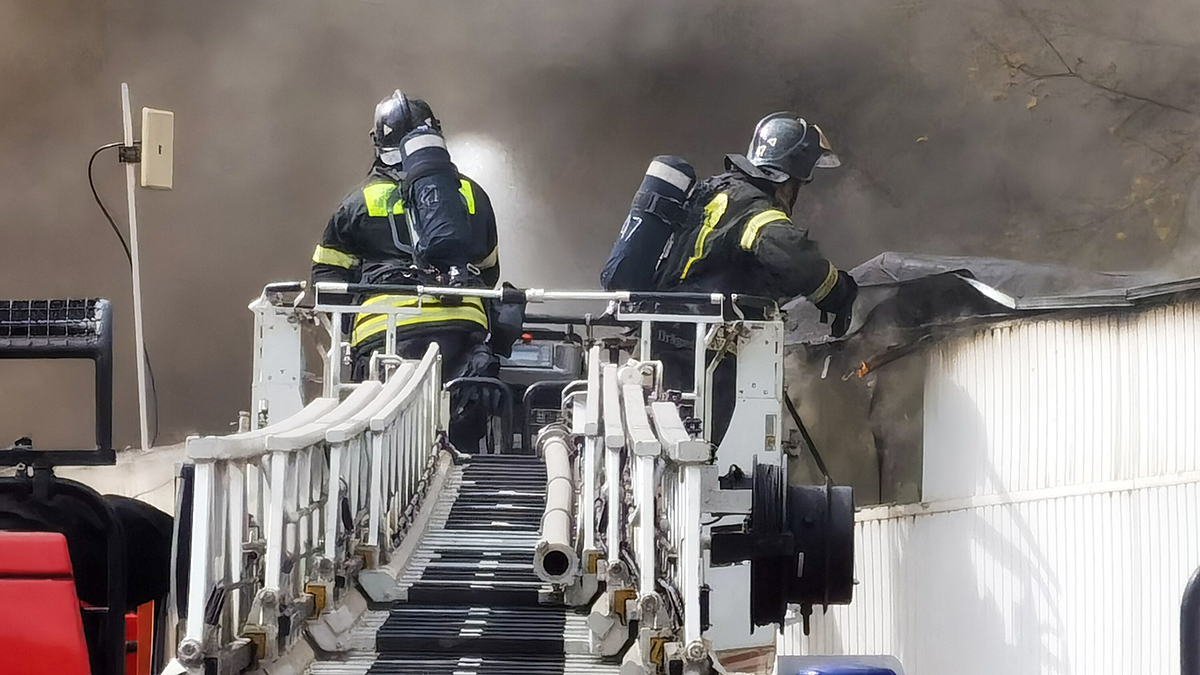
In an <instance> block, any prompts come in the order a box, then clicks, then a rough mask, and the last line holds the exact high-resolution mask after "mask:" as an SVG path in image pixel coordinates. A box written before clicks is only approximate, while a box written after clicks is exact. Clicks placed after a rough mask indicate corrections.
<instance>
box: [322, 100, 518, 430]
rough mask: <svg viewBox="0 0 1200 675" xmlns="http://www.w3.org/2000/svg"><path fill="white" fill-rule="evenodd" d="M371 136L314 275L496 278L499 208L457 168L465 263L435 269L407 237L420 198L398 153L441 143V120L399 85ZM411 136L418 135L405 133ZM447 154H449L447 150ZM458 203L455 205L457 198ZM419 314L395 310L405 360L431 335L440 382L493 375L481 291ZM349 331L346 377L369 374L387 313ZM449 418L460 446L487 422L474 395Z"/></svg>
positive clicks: (383, 104)
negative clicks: (366, 160)
mask: <svg viewBox="0 0 1200 675" xmlns="http://www.w3.org/2000/svg"><path fill="white" fill-rule="evenodd" d="M371 138H372V141H373V142H374V145H375V161H374V163H373V164H372V166H371V170H370V171H369V172H368V174H367V177H366V179H365V180H364V181H363V182H362V183H360V184H359V185H358V186H357V187H355V188H354V189H353V190H351V191H350V193H349V194H348V195H346V197H345V198H344V199H343V200H342V202H341V204H340V205H339V206H338V208H337V211H335V212H334V214H333V216H331V217H330V219H329V223H328V225H326V227H325V232H324V234H323V235H322V236H321V241H320V243H319V244H318V245H317V247H316V250H315V251H314V252H313V257H312V280H313V282H314V283H316V282H322V281H326V282H329V281H332V282H348V283H358V282H361V283H423V284H445V283H465V284H468V285H474V284H478V285H483V286H488V287H491V286H495V285H496V283H497V282H498V281H499V277H500V260H499V252H498V248H497V233H496V216H495V213H494V212H493V211H492V204H491V200H490V199H489V198H488V195H487V193H486V192H485V191H484V190H483V188H482V187H481V186H480V185H479V184H478V183H476V182H475V181H474V180H472V179H471V178H469V177H467V176H461V175H460V176H458V180H457V183H458V185H457V188H458V190H457V192H458V195H457V196H458V197H460V199H461V203H462V208H465V213H466V218H467V221H468V223H469V235H468V239H469V245H468V246H467V247H466V249H467V250H466V251H465V254H466V255H465V260H466V262H467V265H466V267H467V269H466V270H463V269H460V268H459V267H457V266H456V267H454V268H453V269H445V270H438V269H432V267H433V266H431V265H429V264H428V263H427V262H426V261H423V260H420V256H419V254H418V246H417V245H416V243H415V242H414V239H416V237H414V230H413V228H412V223H413V220H412V219H413V218H414V217H415V216H417V215H418V214H417V213H415V212H419V211H421V209H422V208H423V207H424V205H425V202H423V201H421V200H420V199H416V200H413V199H406V198H405V193H404V186H405V185H406V183H405V178H406V175H405V173H404V170H405V168H406V167H405V166H404V158H405V156H406V154H407V153H406V148H408V149H409V151H410V152H411V149H412V148H413V147H425V148H428V147H430V145H431V144H438V143H440V144H441V147H442V148H443V149H444V147H445V144H444V141H442V140H441V123H440V122H439V121H438V119H437V118H436V117H435V116H434V114H433V111H432V110H431V109H430V107H429V105H428V104H427V103H426V102H425V101H423V100H421V99H418V98H409V97H407V96H406V95H404V94H403V93H402V92H400V91H399V90H397V91H396V92H395V93H393V94H392V95H391V96H389V97H387V98H385V99H383V100H382V101H380V102H379V105H377V106H376V107H375V120H374V127H373V129H372V131H371ZM414 139H415V140H416V142H415V143H410V141H413V140H414ZM445 159H446V160H447V162H448V160H449V156H448V153H447V154H446V157H445ZM455 206H457V205H455ZM340 300H341V301H345V302H351V301H355V300H357V301H358V302H359V303H361V304H362V305H363V306H365V307H371V306H416V305H417V300H416V298H413V297H409V296H399V295H377V296H371V297H365V298H351V297H344V298H340ZM420 306H421V311H420V313H419V314H416V315H398V316H397V322H396V348H397V352H398V353H399V354H400V355H401V356H404V357H406V358H419V357H420V356H421V355H422V354H423V353H424V351H425V349H426V348H427V347H428V345H429V343H430V342H431V341H436V342H438V345H439V348H440V350H441V354H442V358H443V373H444V377H445V379H446V380H450V379H454V378H456V377H462V376H495V375H496V373H497V372H498V369H499V363H498V361H497V360H496V358H495V356H494V355H493V354H492V352H491V350H490V348H489V347H488V345H487V337H488V331H489V320H488V313H487V311H486V309H485V307H484V305H483V304H482V302H480V301H479V300H478V299H473V298H469V299H464V300H461V301H459V302H456V303H455V302H450V301H447V302H444V303H443V302H441V301H439V300H438V299H435V298H425V299H422V301H421V305H420ZM343 329H344V330H348V332H349V333H350V336H349V337H350V343H351V356H352V361H353V363H354V367H353V371H354V372H353V376H354V378H355V379H361V378H362V377H363V376H364V375H365V373H366V370H367V368H366V366H367V364H368V363H369V359H370V355H371V354H372V353H373V352H375V351H377V350H379V349H381V348H382V347H383V345H384V342H385V339H386V331H387V317H386V315H383V314H367V313H362V314H359V315H357V316H356V317H354V318H353V319H352V325H349V326H343ZM458 398H460V399H462V400H459V401H457V402H455V404H454V411H455V415H454V418H452V424H451V437H452V441H454V442H455V444H456V445H458V446H459V447H461V448H462V449H463V450H468V449H470V448H471V447H473V444H478V440H479V438H481V437H482V427H484V426H485V420H483V418H482V412H481V411H480V410H479V409H478V406H472V405H471V401H473V400H474V398H475V394H473V393H471V392H467V396H465V397H458Z"/></svg>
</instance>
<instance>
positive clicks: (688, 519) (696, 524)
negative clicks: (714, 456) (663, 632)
mask: <svg viewBox="0 0 1200 675" xmlns="http://www.w3.org/2000/svg"><path fill="white" fill-rule="evenodd" d="M678 480H679V489H680V493H682V496H683V499H681V500H680V502H681V506H682V507H683V508H682V509H681V510H680V511H679V512H677V513H676V514H675V516H676V517H677V518H679V519H680V521H682V522H679V523H674V524H673V525H675V526H677V527H680V528H681V529H682V530H683V533H682V536H681V537H680V540H681V541H680V548H681V549H682V550H680V551H679V560H680V562H679V569H680V585H681V586H682V587H683V588H682V589H681V590H682V592H683V640H684V642H685V643H686V644H691V643H693V642H695V641H697V640H700V639H701V638H702V637H703V636H702V631H701V626H700V587H701V586H703V585H704V571H703V560H702V556H703V550H702V549H701V546H700V537H701V525H700V517H701V515H700V514H701V511H702V509H703V506H702V504H701V495H700V490H701V487H700V466H699V465H697V464H686V465H684V466H683V467H682V470H681V471H680V475H679V477H678Z"/></svg>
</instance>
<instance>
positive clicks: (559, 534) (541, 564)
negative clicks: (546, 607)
mask: <svg viewBox="0 0 1200 675" xmlns="http://www.w3.org/2000/svg"><path fill="white" fill-rule="evenodd" d="M537 446H538V453H539V454H540V455H541V456H542V459H543V460H544V461H545V463H546V509H545V511H544V512H543V513H542V532H541V537H540V538H539V539H538V544H537V548H536V549H535V550H534V553H533V570H534V572H535V573H536V574H537V576H538V578H539V579H541V580H542V581H545V582H546V583H550V584H555V585H558V586H567V585H570V584H571V583H573V582H574V580H575V577H576V576H578V574H579V554H578V553H577V552H576V551H575V542H574V541H573V539H572V536H571V533H572V532H573V530H574V527H573V526H574V522H575V518H574V511H575V481H574V473H573V472H572V471H571V447H570V445H568V442H567V432H566V430H565V429H563V428H562V427H559V426H550V427H546V428H545V429H543V430H542V432H541V433H540V434H538V438H537Z"/></svg>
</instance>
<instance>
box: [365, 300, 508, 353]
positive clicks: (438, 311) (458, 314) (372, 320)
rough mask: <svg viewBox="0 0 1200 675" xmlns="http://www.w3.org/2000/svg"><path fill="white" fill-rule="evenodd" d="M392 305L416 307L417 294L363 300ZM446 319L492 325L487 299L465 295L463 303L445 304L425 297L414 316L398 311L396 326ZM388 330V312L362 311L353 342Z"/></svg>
mask: <svg viewBox="0 0 1200 675" xmlns="http://www.w3.org/2000/svg"><path fill="white" fill-rule="evenodd" d="M379 305H388V306H391V307H415V306H416V305H417V298H414V297H409V296H395V295H377V296H375V297H373V298H371V299H369V300H367V301H366V302H364V303H363V306H364V307H370V306H379ZM446 321H467V322H470V323H477V324H479V325H480V327H482V328H484V329H486V328H487V327H488V321H487V314H486V313H485V312H484V310H483V302H482V301H481V300H480V299H479V298H464V299H463V304H461V305H452V306H449V307H446V306H443V305H441V304H439V303H438V301H437V300H433V299H428V298H427V299H425V301H424V303H423V304H422V305H421V313H420V314H415V315H412V316H406V315H398V316H397V317H396V328H397V329H401V328H408V327H411V326H417V325H421V324H427V323H439V322H446ZM385 330H387V315H386V314H359V315H358V318H357V319H356V320H355V322H354V332H353V333H352V334H351V336H350V341H351V343H352V344H355V345H358V344H360V343H362V342H363V341H364V340H366V339H367V338H370V337H372V336H375V335H378V334H379V333H382V332H383V331H385Z"/></svg>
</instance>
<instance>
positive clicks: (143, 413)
mask: <svg viewBox="0 0 1200 675" xmlns="http://www.w3.org/2000/svg"><path fill="white" fill-rule="evenodd" d="M121 114H122V116H123V118H124V122H125V145H126V147H128V146H132V145H133V113H132V112H131V111H130V108H129V85H128V84H126V83H124V82H122V83H121ZM134 171H135V165H134V164H133V163H132V162H128V163H126V164H125V186H126V190H127V192H128V193H129V252H130V255H131V257H132V258H133V334H134V341H135V342H136V343H137V374H138V416H139V417H140V418H141V423H142V427H141V428H142V449H143V450H149V449H150V415H149V410H148V409H147V408H146V341H145V338H144V337H143V334H142V273H141V265H140V260H139V258H138V231H137V205H136V204H135V203H134V188H135V187H136V185H135V183H136V180H137V178H136V177H135V176H134Z"/></svg>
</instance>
